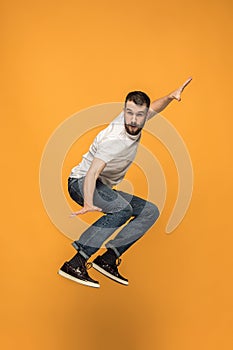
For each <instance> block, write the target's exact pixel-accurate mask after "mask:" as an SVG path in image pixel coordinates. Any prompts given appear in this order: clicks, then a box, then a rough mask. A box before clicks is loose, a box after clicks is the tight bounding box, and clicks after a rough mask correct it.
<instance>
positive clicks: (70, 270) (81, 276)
mask: <svg viewBox="0 0 233 350" xmlns="http://www.w3.org/2000/svg"><path fill="white" fill-rule="evenodd" d="M86 265H87V266H86ZM89 266H90V265H89V264H82V265H81V266H79V267H77V268H74V267H72V266H71V265H70V264H69V263H68V262H65V263H64V265H63V266H62V267H61V268H60V270H59V271H58V274H59V275H61V276H63V277H65V278H68V279H70V280H71V281H74V282H77V283H80V284H83V285H85V286H89V287H94V288H99V287H100V285H99V282H97V281H95V280H93V279H92V278H91V277H90V276H89V275H88V273H87V268H89Z"/></svg>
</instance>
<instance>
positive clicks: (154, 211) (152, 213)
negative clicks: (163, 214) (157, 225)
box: [143, 202, 160, 222]
mask: <svg viewBox="0 0 233 350" xmlns="http://www.w3.org/2000/svg"><path fill="white" fill-rule="evenodd" d="M143 212H144V213H143V214H144V215H146V216H147V217H149V218H152V219H153V220H154V222H155V221H156V220H157V219H158V217H159V215H160V212H159V208H158V207H157V205H155V204H154V203H151V202H147V204H146V206H145V208H144V210H143Z"/></svg>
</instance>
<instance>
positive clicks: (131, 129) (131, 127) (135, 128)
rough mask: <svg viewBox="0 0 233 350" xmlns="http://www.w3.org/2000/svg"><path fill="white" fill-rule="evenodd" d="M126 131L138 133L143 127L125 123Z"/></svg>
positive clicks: (132, 133) (133, 133)
mask: <svg viewBox="0 0 233 350" xmlns="http://www.w3.org/2000/svg"><path fill="white" fill-rule="evenodd" d="M125 128H126V131H127V132H128V133H129V134H131V135H137V134H138V133H139V132H140V131H141V128H140V127H139V126H138V125H131V124H125Z"/></svg>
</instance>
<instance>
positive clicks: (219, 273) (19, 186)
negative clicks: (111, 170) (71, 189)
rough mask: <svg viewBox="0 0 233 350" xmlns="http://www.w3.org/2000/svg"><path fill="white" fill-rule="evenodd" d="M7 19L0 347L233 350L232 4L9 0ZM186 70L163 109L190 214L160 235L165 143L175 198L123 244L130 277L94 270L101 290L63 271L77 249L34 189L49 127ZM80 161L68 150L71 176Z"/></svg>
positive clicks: (159, 88) (168, 83)
mask: <svg viewBox="0 0 233 350" xmlns="http://www.w3.org/2000/svg"><path fill="white" fill-rule="evenodd" d="M1 28H2V31H1V32H2V43H1V47H2V54H1V68H2V69H1V104H0V108H1V129H2V136H1V149H2V157H1V166H2V169H1V177H2V179H1V185H2V190H1V194H2V200H1V214H2V215H1V218H2V227H1V241H2V244H1V250H2V252H1V259H2V260H1V270H2V272H1V309H2V310H1V317H2V320H1V325H0V329H1V333H2V335H1V342H2V344H1V348H2V349H4V350H5V349H15V348H17V349H24V350H26V349H30V350H31V349H33V350H37V349H38V350H41V349H50V350H51V349H54V350H55V349H56V350H63V349H64V350H65V349H69V348H74V349H85V350H89V349H97V350H99V349H112V350H117V349H119V348H120V349H125V350H154V349H156V350H187V349H189V350H196V349H197V348H199V349H203V350H206V349H209V350H219V349H222V350H228V349H229V350H230V349H232V348H233V336H232V330H233V299H232V295H233V284H232V283H233V282H232V281H233V272H232V271H233V269H232V267H233V258H232V243H233V238H232V224H231V219H232V206H231V198H232V178H233V174H232V172H233V167H232V163H231V159H232V156H231V153H230V151H231V147H232V137H231V136H232V135H231V127H232V112H231V99H232V97H231V95H230V94H231V82H232V70H231V68H232V67H231V63H232V49H231V45H230V44H231V40H232V3H231V1H229V0H223V1H221V2H219V1H216V0H212V1H200V0H197V1H187V0H180V1H178V2H175V1H171V0H168V1H165V2H162V1H152V0H145V1H143V2H139V1H131V0H130V1H123V0H119V1H117V2H114V3H112V2H109V1H107V0H99V1H91V2H85V3H84V2H82V1H77V0H76V1H74V0H67V1H54V0H50V1H44V0H42V1H29V0H21V1H15V0H9V1H2V6H1ZM190 75H192V76H193V82H192V83H191V85H190V86H189V87H188V88H187V90H186V91H185V92H184V95H183V99H182V102H181V103H177V102H173V104H172V106H169V107H168V108H167V109H166V111H165V112H164V113H163V115H164V116H166V118H167V119H168V120H169V121H171V122H172V124H173V125H174V126H175V128H176V129H177V130H178V131H179V133H180V134H181V135H182V137H183V139H184V140H185V143H186V145H187V147H188V149H189V152H190V156H191V159H192V163H193V168H194V175H195V182H194V192H193V197H192V202H191V205H190V207H189V210H188V212H187V215H186V216H185V218H184V220H183V221H182V223H181V224H180V225H179V227H178V228H177V229H176V230H175V231H174V232H173V233H172V234H171V235H166V234H165V231H164V229H165V226H166V223H167V219H168V217H169V215H170V212H171V210H172V207H173V205H174V199H175V193H176V191H177V177H176V172H175V168H174V166H172V161H171V159H170V158H169V157H168V155H167V153H166V152H165V150H164V149H163V147H160V146H159V145H158V149H157V150H156V156H157V157H158V158H159V160H160V162H161V164H162V165H163V169H164V171H165V175H166V179H167V182H168V198H167V202H166V206H165V208H164V211H163V213H162V215H161V217H160V219H159V221H158V223H157V225H155V226H154V227H153V228H152V229H151V230H150V232H148V234H147V235H146V236H145V237H144V238H143V240H141V241H140V243H138V244H136V245H135V246H134V247H133V248H132V249H130V250H129V251H128V252H127V253H126V254H125V258H124V264H123V265H122V267H121V272H122V274H123V275H126V276H127V277H129V279H130V285H129V287H128V288H125V287H123V286H120V285H117V284H115V283H114V282H111V281H109V280H107V279H106V278H104V277H101V276H99V275H98V274H97V272H94V271H93V272H91V275H92V276H93V277H96V278H98V279H99V281H100V282H101V288H100V290H95V289H91V288H87V287H83V286H80V285H78V284H75V283H72V282H70V281H68V280H65V279H62V278H61V277H59V276H58V275H57V273H56V272H57V269H58V268H59V267H60V265H61V264H62V263H63V261H64V260H66V259H67V258H69V257H71V256H72V254H73V253H74V250H73V248H72V247H71V246H70V240H69V239H68V238H67V237H65V236H64V235H63V234H61V233H60V232H59V230H58V229H57V228H56V227H55V226H54V225H53V224H52V223H51V221H50V220H49V218H48V216H47V214H46V212H45V210H44V207H43V204H42V202H41V197H40V191H39V165H40V159H41V156H42V152H43V149H44V146H45V144H46V142H47V140H48V139H49V137H50V136H51V134H52V132H53V131H54V129H55V128H56V127H57V126H58V125H59V124H60V123H61V122H63V121H64V120H65V119H66V118H68V117H69V116H70V115H72V114H73V113H75V112H77V111H79V110H81V109H83V108H87V107H89V106H93V105H95V104H100V103H106V102H113V101H122V100H123V99H124V97H125V94H126V93H127V92H128V91H130V90H134V89H140V90H144V91H145V92H147V93H148V94H149V95H150V96H151V98H157V97H160V96H162V95H164V94H166V93H167V92H169V91H170V90H171V89H174V88H176V87H177V86H178V85H179V84H181V83H183V81H184V80H185V79H186V78H188V77H189V76H190ZM149 141H150V140H149V139H147V138H145V142H149ZM76 162H77V159H75V155H74V153H73V154H72V156H70V158H69V159H68V160H67V162H65V164H64V166H65V168H64V169H63V174H64V176H65V174H68V173H69V170H70V167H71V166H74V165H75V164H76ZM129 177H130V179H132V173H130V174H129ZM140 179H141V177H140V176H139V177H137V178H136V179H132V181H135V187H136V188H137V186H139V182H138V181H139V180H140Z"/></svg>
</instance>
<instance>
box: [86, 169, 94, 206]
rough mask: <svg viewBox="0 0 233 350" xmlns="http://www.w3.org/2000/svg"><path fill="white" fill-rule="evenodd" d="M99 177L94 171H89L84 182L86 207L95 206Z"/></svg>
mask: <svg viewBox="0 0 233 350" xmlns="http://www.w3.org/2000/svg"><path fill="white" fill-rule="evenodd" d="M96 180H97V175H96V173H95V172H93V171H88V172H87V175H86V178H85V181H84V187H83V192H84V205H88V206H90V207H92V206H93V196H94V191H95V186H96Z"/></svg>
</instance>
